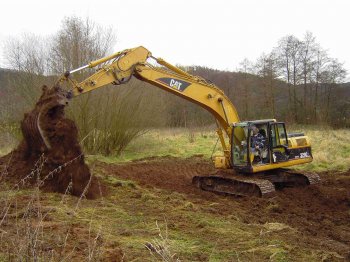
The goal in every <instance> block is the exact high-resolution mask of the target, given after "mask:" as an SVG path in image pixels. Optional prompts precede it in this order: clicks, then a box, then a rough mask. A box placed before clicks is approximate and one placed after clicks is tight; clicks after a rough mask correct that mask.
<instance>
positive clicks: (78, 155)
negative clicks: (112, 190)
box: [0, 86, 101, 199]
mask: <svg viewBox="0 0 350 262" xmlns="http://www.w3.org/2000/svg"><path fill="white" fill-rule="evenodd" d="M42 92H43V93H42V95H41V97H40V98H39V100H38V102H37V103H36V105H35V107H34V109H33V110H32V111H30V112H28V113H26V114H25V115H24V119H23V120H22V122H21V130H22V133H23V138H24V139H23V141H22V142H21V143H20V144H19V146H18V147H17V148H16V149H15V150H14V151H12V152H11V153H9V154H8V155H6V156H4V157H2V158H0V166H2V169H3V170H5V169H6V172H3V173H6V174H7V175H6V178H5V179H6V180H7V181H10V182H15V183H18V182H29V183H30V184H31V185H33V184H38V181H40V182H39V186H40V187H41V188H42V189H45V190H47V191H52V192H60V193H65V192H66V191H67V190H68V192H70V193H71V194H73V195H75V196H80V195H82V194H84V195H85V196H86V197H87V198H89V199H92V198H96V197H97V196H98V195H100V193H101V187H100V186H99V183H98V181H97V180H96V178H94V177H92V176H91V174H90V170H89V168H88V166H87V165H86V164H85V162H84V155H83V153H82V150H81V147H80V145H79V142H78V131H77V128H76V126H75V124H74V122H73V121H72V120H70V119H67V118H65V115H64V107H65V106H66V105H67V104H68V99H67V94H66V92H64V91H63V90H62V89H61V88H59V87H54V88H48V87H46V86H43V88H42ZM5 167H6V168H5Z"/></svg>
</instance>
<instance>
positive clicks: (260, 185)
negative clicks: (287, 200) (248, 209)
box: [192, 171, 275, 197]
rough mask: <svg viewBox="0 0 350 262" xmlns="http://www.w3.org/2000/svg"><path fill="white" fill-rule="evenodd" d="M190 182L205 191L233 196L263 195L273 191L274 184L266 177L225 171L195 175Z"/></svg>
mask: <svg viewBox="0 0 350 262" xmlns="http://www.w3.org/2000/svg"><path fill="white" fill-rule="evenodd" d="M192 183H193V184H194V185H196V186H197V187H198V188H200V189H202V190H205V191H211V192H215V193H221V194H227V195H234V196H249V197H250V196H256V197H264V196H268V195H271V194H272V193H274V192H275V187H274V185H273V184H272V183H271V182H270V181H268V180H266V179H260V178H250V177H246V176H239V175H233V174H232V173H231V174H230V172H225V171H219V172H217V173H216V174H215V175H210V176H195V177H193V179H192Z"/></svg>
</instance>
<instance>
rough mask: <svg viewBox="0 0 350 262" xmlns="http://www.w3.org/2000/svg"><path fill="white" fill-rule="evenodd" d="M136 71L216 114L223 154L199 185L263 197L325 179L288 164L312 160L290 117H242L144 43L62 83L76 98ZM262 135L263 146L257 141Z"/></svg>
mask: <svg viewBox="0 0 350 262" xmlns="http://www.w3.org/2000/svg"><path fill="white" fill-rule="evenodd" d="M87 68H92V69H96V71H95V73H92V74H91V75H90V76H89V77H87V78H86V79H84V80H83V81H80V82H79V81H77V80H76V79H74V78H73V76H74V73H76V72H78V71H81V70H84V69H87ZM133 76H134V77H135V78H137V79H139V80H141V81H145V82H147V83H150V84H151V85H154V86H156V87H159V88H161V89H163V90H165V91H167V92H169V93H172V94H174V95H177V96H179V97H181V98H184V99H186V100H188V101H190V102H193V103H195V104H198V105H199V106H200V107H202V108H204V109H206V110H207V111H209V112H210V113H211V114H212V115H213V116H214V117H215V119H216V124H217V131H216V132H217V134H218V137H219V140H220V143H221V146H222V149H223V155H222V156H217V157H215V159H214V160H213V162H214V165H215V167H216V168H217V171H216V172H215V173H213V174H210V175H207V176H195V177H193V180H192V182H193V184H194V185H195V186H197V187H198V188H200V189H202V190H206V191H212V192H216V193H223V194H229V195H235V196H257V197H262V196H268V195H270V194H272V193H274V192H275V190H276V189H280V188H284V187H295V186H306V185H311V184H316V183H318V182H319V181H320V178H319V176H318V175H317V174H315V173H308V172H300V171H294V170H292V169H288V168H287V167H290V166H295V165H300V164H305V163H309V162H311V161H312V159H313V158H312V152H311V145H310V140H309V138H308V137H307V136H305V135H304V134H303V133H292V134H288V133H287V131H286V127H285V123H283V122H277V121H276V119H263V120H253V121H243V122H241V121H240V119H239V116H238V113H237V110H236V108H235V106H234V105H233V104H232V102H231V101H230V100H229V98H228V97H227V96H226V95H225V94H224V92H223V91H222V90H221V89H220V88H218V87H217V86H216V85H214V84H213V83H211V82H209V81H207V80H205V79H203V78H202V77H199V76H194V75H191V74H189V73H188V72H186V71H184V70H182V69H180V68H178V67H176V66H174V65H171V64H170V63H168V62H166V61H165V60H163V59H162V58H156V57H154V56H152V53H151V52H150V51H149V50H147V49H146V48H144V47H142V46H139V47H136V48H132V49H126V50H124V51H121V52H117V53H115V54H113V55H110V56H107V57H104V58H101V59H98V60H96V61H92V62H90V63H89V64H87V65H85V66H82V67H80V68H77V69H74V70H71V71H67V72H65V73H64V74H63V75H62V76H61V77H60V78H59V80H58V81H57V85H59V86H62V88H63V86H64V88H65V90H66V93H65V94H66V95H65V96H66V97H67V98H68V99H72V98H74V97H77V96H80V95H82V94H85V93H88V92H91V91H93V90H95V89H98V88H101V87H104V86H106V85H109V84H112V85H123V84H125V83H127V82H128V81H129V80H130V79H131V78H132V77H133ZM39 129H40V127H39ZM42 135H43V134H42ZM43 136H44V135H43ZM257 137H258V138H259V139H258V140H259V146H256V145H254V143H255V142H256V140H257V139H256V138H257ZM43 139H44V140H45V137H43Z"/></svg>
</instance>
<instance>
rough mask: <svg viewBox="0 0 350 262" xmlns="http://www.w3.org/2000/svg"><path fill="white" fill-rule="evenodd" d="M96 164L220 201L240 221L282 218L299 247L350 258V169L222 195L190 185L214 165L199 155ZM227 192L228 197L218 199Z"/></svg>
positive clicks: (221, 210)
mask: <svg viewBox="0 0 350 262" xmlns="http://www.w3.org/2000/svg"><path fill="white" fill-rule="evenodd" d="M99 165H100V166H101V167H102V168H103V169H104V170H105V171H106V172H107V173H108V174H109V175H111V176H116V177H118V178H123V179H128V180H132V181H137V182H138V183H139V184H140V185H141V186H144V187H148V188H160V189H165V190H168V191H169V192H174V191H176V192H179V193H183V194H186V195H187V198H188V199H190V200H191V202H193V203H194V204H195V205H208V201H210V202H215V203H219V205H215V209H213V210H212V212H214V213H216V214H222V215H228V214H234V215H235V216H238V217H239V218H240V219H241V220H242V221H244V222H245V223H258V224H264V223H270V222H278V223H283V224H286V225H288V226H290V227H292V228H294V229H296V230H297V231H298V232H299V236H300V239H299V241H300V243H302V245H303V246H304V247H307V248H310V249H313V248H314V249H323V250H328V251H330V252H337V253H338V254H341V255H342V256H344V258H345V259H349V260H350V171H348V172H346V173H342V174H332V173H323V174H320V176H321V179H322V183H321V184H319V185H313V186H308V187H303V188H287V189H283V190H282V191H278V192H277V194H276V195H275V196H274V197H272V198H268V199H264V198H235V197H228V196H226V197H225V196H222V195H214V194H212V193H210V192H204V191H201V190H199V189H197V188H195V187H194V186H193V185H192V184H191V180H192V177H193V176H195V175H206V174H208V173H210V172H212V171H213V167H212V165H211V164H210V163H209V162H208V161H204V160H203V159H201V158H190V159H185V160H181V159H176V158H163V159H154V160H152V159H145V160H144V161H137V162H133V163H127V164H123V165H109V164H103V163H100V164H99ZM227 198H229V199H230V200H231V201H223V200H227ZM220 203H222V204H220ZM285 237H286V238H288V235H286V236H285Z"/></svg>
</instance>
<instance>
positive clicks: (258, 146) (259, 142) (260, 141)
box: [250, 126, 266, 161]
mask: <svg viewBox="0 0 350 262" xmlns="http://www.w3.org/2000/svg"><path fill="white" fill-rule="evenodd" d="M252 131H253V135H252V136H251V138H250V139H251V140H250V146H251V147H252V153H254V155H256V156H259V158H260V161H261V160H262V156H261V151H262V149H263V148H264V147H265V143H266V138H265V137H264V136H263V135H262V134H260V133H259V128H257V127H256V126H252Z"/></svg>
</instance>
